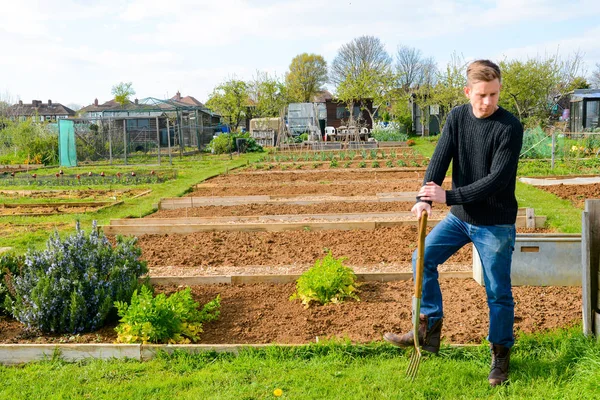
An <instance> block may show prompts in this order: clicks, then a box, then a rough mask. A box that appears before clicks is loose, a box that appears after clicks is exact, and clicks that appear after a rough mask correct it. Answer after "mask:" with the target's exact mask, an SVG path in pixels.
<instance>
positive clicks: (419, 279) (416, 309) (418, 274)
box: [406, 211, 427, 381]
mask: <svg viewBox="0 0 600 400" xmlns="http://www.w3.org/2000/svg"><path fill="white" fill-rule="evenodd" d="M426 229H427V212H425V211H423V212H422V213H421V218H420V220H419V242H418V245H417V265H416V268H415V294H414V296H413V298H412V323H413V335H414V343H415V349H414V351H413V353H412V356H411V357H410V362H409V363H408V369H407V371H406V376H407V377H408V379H410V380H411V381H414V380H415V378H416V377H417V372H419V364H421V349H420V347H419V317H420V315H421V294H422V291H423V259H424V256H425V230H426Z"/></svg>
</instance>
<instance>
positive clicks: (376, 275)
mask: <svg viewBox="0 0 600 400" xmlns="http://www.w3.org/2000/svg"><path fill="white" fill-rule="evenodd" d="M299 277H300V275H299V274H286V275H214V276H210V275H203V276H151V277H150V278H149V280H150V283H151V284H152V285H190V286H193V285H214V284H219V283H224V284H231V285H239V284H249V283H276V284H286V283H293V282H295V281H296V280H297V279H298V278H299ZM356 278H357V279H358V281H360V282H392V281H405V280H409V279H412V273H411V272H373V273H357V274H356ZM447 278H455V279H472V278H473V272H472V271H456V272H440V279H447Z"/></svg>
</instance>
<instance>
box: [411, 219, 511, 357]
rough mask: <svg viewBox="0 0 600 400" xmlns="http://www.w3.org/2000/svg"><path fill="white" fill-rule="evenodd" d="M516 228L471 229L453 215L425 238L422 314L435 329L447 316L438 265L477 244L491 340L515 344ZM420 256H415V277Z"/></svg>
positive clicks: (475, 227)
mask: <svg viewBox="0 0 600 400" xmlns="http://www.w3.org/2000/svg"><path fill="white" fill-rule="evenodd" d="M515 236H516V230H515V226H514V224H513V225H471V224H468V223H466V222H463V221H461V220H460V219H458V218H457V217H456V216H454V215H453V214H452V213H449V214H448V216H447V217H446V218H444V219H443V220H442V221H441V222H440V223H439V224H437V225H436V226H435V227H434V228H433V229H432V230H431V232H430V233H429V235H427V237H426V238H425V260H424V271H423V292H422V299H421V313H422V314H425V315H427V316H428V319H429V327H432V326H433V324H435V323H436V322H437V321H438V320H439V319H441V318H442V317H443V316H444V313H443V308H442V292H441V290H440V284H439V282H438V265H440V264H443V263H444V262H445V261H446V260H447V259H448V258H450V256H452V255H453V254H454V253H456V252H457V251H458V250H459V249H460V248H461V247H463V246H464V245H465V244H467V243H471V242H472V243H473V244H474V245H475V248H477V251H478V252H479V255H480V257H481V264H482V266H483V279H484V283H485V291H486V294H487V303H488V307H489V311H490V325H489V332H488V338H487V339H488V340H489V341H490V342H491V343H494V344H498V345H501V346H506V347H512V345H513V344H514V337H513V325H514V319H515V304H514V301H513V296H512V285H511V282H510V266H511V262H512V253H513V250H514V246H515ZM416 259H417V252H416V251H415V252H414V253H413V258H412V262H413V277H414V270H415V267H416V261H417V260H416Z"/></svg>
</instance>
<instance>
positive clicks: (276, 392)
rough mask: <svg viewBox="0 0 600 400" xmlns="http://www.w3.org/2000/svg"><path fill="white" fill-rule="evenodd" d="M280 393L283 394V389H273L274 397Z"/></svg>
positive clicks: (279, 395)
mask: <svg viewBox="0 0 600 400" xmlns="http://www.w3.org/2000/svg"><path fill="white" fill-rule="evenodd" d="M282 394H283V390H281V389H279V388H277V389H275V390H273V396H275V397H281V395H282Z"/></svg>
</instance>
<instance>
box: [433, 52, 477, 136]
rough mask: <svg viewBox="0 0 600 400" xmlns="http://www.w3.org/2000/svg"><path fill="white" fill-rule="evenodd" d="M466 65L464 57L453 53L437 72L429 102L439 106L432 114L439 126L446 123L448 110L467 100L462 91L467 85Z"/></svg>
mask: <svg viewBox="0 0 600 400" xmlns="http://www.w3.org/2000/svg"><path fill="white" fill-rule="evenodd" d="M466 67H467V63H466V62H465V60H464V58H463V57H462V56H459V55H457V54H456V53H454V54H452V56H451V57H450V61H448V64H446V68H445V69H444V70H442V71H440V72H439V73H438V74H437V82H436V84H435V87H434V89H433V93H432V96H431V103H432V105H437V106H439V113H438V114H433V115H434V116H435V118H437V120H438V122H439V124H440V128H441V127H443V126H444V124H445V123H446V118H447V116H448V112H449V111H450V110H452V109H453V108H454V107H456V106H458V105H461V104H464V103H466V102H467V101H468V99H467V98H466V96H465V92H464V89H465V86H467V77H466V75H465V71H466Z"/></svg>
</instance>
